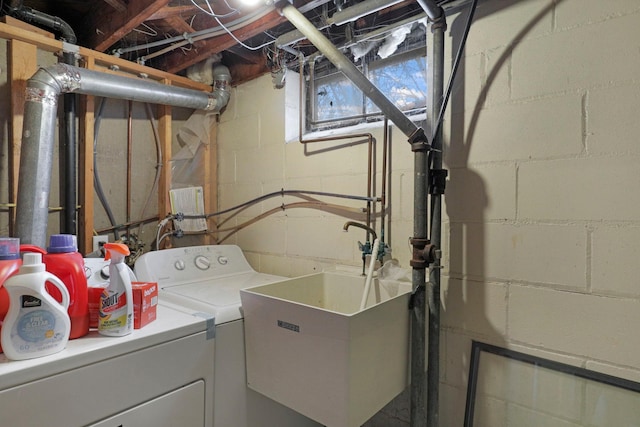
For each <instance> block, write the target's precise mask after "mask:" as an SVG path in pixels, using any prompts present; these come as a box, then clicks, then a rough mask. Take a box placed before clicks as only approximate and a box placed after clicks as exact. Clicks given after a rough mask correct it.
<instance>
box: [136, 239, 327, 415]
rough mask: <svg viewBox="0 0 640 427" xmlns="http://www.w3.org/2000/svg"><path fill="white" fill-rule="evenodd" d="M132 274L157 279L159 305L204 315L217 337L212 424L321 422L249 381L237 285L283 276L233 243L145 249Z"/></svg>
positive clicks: (243, 286) (145, 279)
mask: <svg viewBox="0 0 640 427" xmlns="http://www.w3.org/2000/svg"><path fill="white" fill-rule="evenodd" d="M135 274H136V276H137V278H138V280H141V281H153V282H157V283H158V288H159V304H160V305H162V306H165V307H169V308H172V309H175V310H180V311H183V312H185V313H187V314H190V315H195V316H201V317H204V318H206V319H207V322H208V325H209V327H208V330H209V336H210V337H211V338H213V341H215V355H214V357H213V360H212V361H211V362H212V364H213V366H214V368H213V370H214V404H213V419H214V422H213V427H307V426H308V427H319V426H321V425H320V424H318V423H316V422H315V421H312V420H310V419H309V418H307V417H305V416H303V415H301V414H299V413H297V412H295V411H293V410H292V409H289V408H287V407H285V406H282V405H281V404H279V403H277V402H275V401H273V400H271V399H269V398H267V397H265V396H263V395H261V394H259V393H257V392H255V391H253V390H250V389H249V388H248V387H247V378H246V368H245V348H244V324H243V323H244V322H243V319H242V308H241V304H240V289H244V288H248V287H252V286H257V285H262V284H267V283H271V282H274V281H279V280H283V279H285V278H284V277H280V276H274V275H270V274H264V273H258V272H256V271H255V270H254V269H253V268H252V267H251V266H250V265H249V263H248V262H247V260H246V258H245V256H244V254H243V253H242V250H241V249H240V248H239V247H238V246H235V245H217V246H216V245H210V246H193V247H186V248H173V249H165V250H161V251H154V252H149V253H146V254H144V255H142V256H141V257H140V258H139V259H138V260H137V262H136V265H135Z"/></svg>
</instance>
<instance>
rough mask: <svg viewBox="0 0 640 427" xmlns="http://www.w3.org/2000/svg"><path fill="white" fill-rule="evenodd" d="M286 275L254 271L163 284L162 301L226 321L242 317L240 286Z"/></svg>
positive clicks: (277, 278) (260, 283)
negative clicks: (181, 282)
mask: <svg viewBox="0 0 640 427" xmlns="http://www.w3.org/2000/svg"><path fill="white" fill-rule="evenodd" d="M285 279H286V278H285V277H281V276H274V275H271V274H264V273H257V272H255V271H252V272H248V273H242V274H236V275H233V276H227V277H223V278H211V279H208V280H203V281H199V282H193V283H183V284H177V285H165V286H161V287H160V293H159V302H160V303H163V302H169V303H172V307H174V308H175V305H178V306H182V307H184V308H185V309H186V311H187V312H190V313H195V312H201V313H203V314H205V315H208V316H211V317H214V318H215V323H216V325H217V324H220V323H225V322H230V321H233V320H238V319H241V318H242V312H241V310H240V307H241V303H240V290H241V289H245V288H250V287H253V286H258V285H265V284H268V283H273V282H278V281H281V280H285Z"/></svg>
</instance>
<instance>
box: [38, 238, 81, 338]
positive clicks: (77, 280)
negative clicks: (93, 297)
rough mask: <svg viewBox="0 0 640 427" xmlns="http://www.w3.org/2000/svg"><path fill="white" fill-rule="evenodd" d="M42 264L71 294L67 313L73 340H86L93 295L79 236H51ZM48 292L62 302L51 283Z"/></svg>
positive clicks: (48, 284) (58, 292) (70, 335)
mask: <svg viewBox="0 0 640 427" xmlns="http://www.w3.org/2000/svg"><path fill="white" fill-rule="evenodd" d="M42 261H43V262H44V265H45V266H46V269H47V271H48V272H49V273H51V274H53V275H55V276H57V277H58V278H59V279H60V280H62V282H63V283H64V284H65V286H66V287H67V290H69V309H68V310H67V312H68V313H69V318H70V319H71V333H70V334H69V339H75V338H80V337H82V336H85V335H86V334H88V333H89V294H88V290H87V276H86V275H85V272H84V258H83V257H82V255H81V254H80V253H79V252H78V245H77V240H76V236H74V235H71V234H53V235H51V237H50V238H49V246H48V247H47V252H46V253H45V254H44V255H43V257H42ZM47 292H49V294H50V295H51V296H52V297H53V298H55V299H56V301H58V302H61V301H62V295H61V293H60V291H59V290H58V289H57V288H56V287H55V286H53V285H52V284H50V283H47Z"/></svg>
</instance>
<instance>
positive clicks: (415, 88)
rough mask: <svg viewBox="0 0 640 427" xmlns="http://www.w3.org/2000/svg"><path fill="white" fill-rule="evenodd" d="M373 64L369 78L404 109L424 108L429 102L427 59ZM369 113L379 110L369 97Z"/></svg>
mask: <svg viewBox="0 0 640 427" xmlns="http://www.w3.org/2000/svg"><path fill="white" fill-rule="evenodd" d="M374 67H375V65H372V66H371V67H370V69H369V79H370V80H371V82H372V83H373V84H374V85H375V86H376V87H377V88H378V89H380V91H381V92H382V93H384V94H385V95H386V96H387V98H389V100H390V101H391V102H393V103H394V104H395V105H396V107H398V108H399V109H400V110H402V111H408V110H413V109H415V108H424V107H425V105H426V104H427V79H426V75H427V59H426V57H424V56H419V57H416V58H411V59H406V60H403V61H399V62H396V63H392V64H387V65H385V66H382V67H376V68H374ZM366 109H367V110H366V111H367V113H373V112H379V111H380V109H379V108H378V107H376V106H375V105H374V104H373V102H371V100H369V99H368V98H367V104H366Z"/></svg>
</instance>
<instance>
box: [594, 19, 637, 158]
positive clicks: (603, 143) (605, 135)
mask: <svg viewBox="0 0 640 427" xmlns="http://www.w3.org/2000/svg"><path fill="white" fill-rule="evenodd" d="M638 18H639V19H640V15H638ZM638 111H640V85H639V84H637V83H636V84H634V85H623V86H618V87H608V88H606V89H593V90H590V91H589V96H588V102H587V107H586V114H587V120H586V125H587V128H586V130H587V151H588V152H589V153H590V154H610V153H621V154H626V153H632V154H640V144H638V135H640V120H638Z"/></svg>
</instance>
